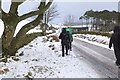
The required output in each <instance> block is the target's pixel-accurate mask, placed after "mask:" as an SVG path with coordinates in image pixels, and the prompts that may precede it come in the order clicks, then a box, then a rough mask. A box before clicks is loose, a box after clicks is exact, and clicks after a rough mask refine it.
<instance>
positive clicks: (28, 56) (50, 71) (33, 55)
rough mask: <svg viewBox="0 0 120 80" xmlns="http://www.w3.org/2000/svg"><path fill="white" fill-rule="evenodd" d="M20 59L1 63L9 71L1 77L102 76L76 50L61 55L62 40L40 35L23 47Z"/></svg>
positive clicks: (0, 76)
mask: <svg viewBox="0 0 120 80" xmlns="http://www.w3.org/2000/svg"><path fill="white" fill-rule="evenodd" d="M22 53H23V54H24V55H23V56H17V57H18V58H19V60H18V61H14V60H13V59H12V58H10V59H9V61H8V62H7V63H0V65H2V67H7V68H8V69H9V72H7V73H5V74H1V75H0V78H24V77H25V76H28V74H31V77H33V78H99V77H100V76H99V75H98V74H97V73H96V72H95V71H94V69H92V68H91V67H90V66H89V65H88V64H86V63H85V62H84V61H83V60H82V59H81V60H79V59H78V58H77V57H76V56H75V54H74V52H70V53H69V55H68V56H65V57H62V56H61V45H60V42H49V41H48V39H47V38H46V37H38V38H36V39H35V40H33V41H32V42H31V43H30V44H28V45H27V46H25V47H23V48H21V49H20V50H19V51H18V53H17V55H20V54H22Z"/></svg>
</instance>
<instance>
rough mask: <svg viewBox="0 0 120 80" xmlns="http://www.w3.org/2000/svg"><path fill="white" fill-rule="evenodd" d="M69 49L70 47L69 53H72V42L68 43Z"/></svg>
mask: <svg viewBox="0 0 120 80" xmlns="http://www.w3.org/2000/svg"><path fill="white" fill-rule="evenodd" d="M69 47H70V51H72V42H70V45H69Z"/></svg>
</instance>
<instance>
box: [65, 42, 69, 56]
mask: <svg viewBox="0 0 120 80" xmlns="http://www.w3.org/2000/svg"><path fill="white" fill-rule="evenodd" d="M65 47H66V55H68V48H69V44H68V45H65Z"/></svg>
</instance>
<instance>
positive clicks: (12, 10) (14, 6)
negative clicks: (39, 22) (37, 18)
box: [10, 0, 25, 15]
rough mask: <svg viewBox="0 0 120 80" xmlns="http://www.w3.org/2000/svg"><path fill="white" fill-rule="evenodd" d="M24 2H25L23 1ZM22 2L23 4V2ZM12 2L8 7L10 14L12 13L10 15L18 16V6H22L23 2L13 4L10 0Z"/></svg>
mask: <svg viewBox="0 0 120 80" xmlns="http://www.w3.org/2000/svg"><path fill="white" fill-rule="evenodd" d="M24 1H25V0H24ZM24 1H23V2H24ZM11 2H12V4H11V7H10V13H12V14H16V15H17V14H18V12H17V10H18V6H19V5H20V4H22V3H23V2H15V1H14V0H12V1H11Z"/></svg>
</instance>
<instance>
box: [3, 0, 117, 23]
mask: <svg viewBox="0 0 120 80" xmlns="http://www.w3.org/2000/svg"><path fill="white" fill-rule="evenodd" d="M2 1H6V2H4V4H2V9H4V11H6V12H8V11H9V6H10V2H9V1H10V0H2ZM31 1H32V2H25V3H24V4H22V5H21V6H20V7H19V15H22V14H24V13H27V12H30V11H31V9H32V10H35V9H36V7H37V6H38V5H39V3H38V2H37V0H35V2H33V1H34V0H31ZM38 1H40V0H38ZM55 1H56V4H57V9H58V11H59V13H60V15H59V16H58V17H57V18H56V19H54V21H52V23H55V24H62V23H63V22H64V21H65V18H66V16H68V15H73V16H75V18H76V20H78V19H79V17H80V16H82V15H83V14H84V13H85V12H86V11H88V10H91V9H92V10H95V11H101V10H110V11H113V10H115V11H118V0H97V1H96V0H89V2H88V0H55Z"/></svg>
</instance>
